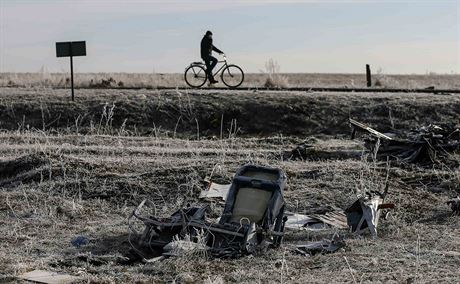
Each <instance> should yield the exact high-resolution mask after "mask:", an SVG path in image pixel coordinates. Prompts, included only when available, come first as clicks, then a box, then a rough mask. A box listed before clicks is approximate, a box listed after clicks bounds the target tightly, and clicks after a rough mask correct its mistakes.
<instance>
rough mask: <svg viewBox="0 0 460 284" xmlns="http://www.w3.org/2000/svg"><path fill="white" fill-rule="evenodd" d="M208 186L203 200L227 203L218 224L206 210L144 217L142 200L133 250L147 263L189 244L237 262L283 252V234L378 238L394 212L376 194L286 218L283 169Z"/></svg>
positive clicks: (325, 243)
mask: <svg viewBox="0 0 460 284" xmlns="http://www.w3.org/2000/svg"><path fill="white" fill-rule="evenodd" d="M209 185H210V186H209V188H208V190H206V191H204V192H202V194H201V198H209V197H214V198H215V197H217V198H222V199H223V200H225V206H224V210H223V214H222V216H221V217H220V218H219V219H218V221H210V220H208V218H207V216H206V212H207V210H208V207H207V206H204V207H191V208H184V209H179V210H178V211H176V212H175V213H174V214H172V215H171V216H170V217H168V218H157V217H156V216H149V215H147V216H144V215H142V214H141V210H142V208H143V207H144V206H145V205H146V204H147V203H148V201H146V200H144V201H143V202H142V203H141V204H140V205H139V206H138V207H137V208H136V209H135V210H134V211H133V213H132V214H131V216H130V218H129V229H130V242H131V245H132V248H133V250H134V251H135V252H136V253H137V254H138V255H139V256H140V257H142V258H143V259H144V260H146V259H149V258H150V259H151V258H152V257H153V258H155V257H157V258H161V259H162V258H164V257H167V256H171V255H175V254H176V252H177V250H176V252H175V251H174V249H175V248H176V249H177V246H174V245H173V244H174V243H177V242H178V241H181V240H186V241H187V242H186V243H187V244H186V245H185V246H186V247H188V248H190V249H194V248H195V249H196V248H199V249H200V250H204V251H206V254H207V255H209V256H212V257H219V258H236V257H240V256H243V255H248V254H254V253H257V252H263V251H265V250H266V249H267V248H277V247H279V246H280V244H281V242H282V240H283V236H284V231H285V229H291V230H301V229H308V228H318V225H319V226H328V227H335V228H339V229H346V228H349V227H350V228H351V231H352V232H356V233H359V234H361V233H363V232H364V231H365V230H369V232H370V233H371V235H372V236H373V237H376V235H377V229H376V228H377V224H378V219H379V215H380V214H379V212H380V209H382V208H392V205H383V201H384V198H385V195H384V194H383V195H382V194H380V193H379V194H374V193H372V194H369V195H368V196H365V197H362V198H360V199H358V200H357V201H356V202H355V203H353V204H352V205H351V206H350V207H349V208H348V209H347V210H345V211H341V212H340V211H338V212H328V213H326V214H315V215H302V214H293V213H289V212H285V208H286V205H285V202H284V197H283V190H284V188H285V186H286V175H285V173H284V172H283V171H282V170H280V169H276V168H267V167H260V166H254V165H247V166H243V167H241V168H240V169H239V170H238V171H237V172H236V174H235V176H234V178H233V181H232V184H231V185H219V184H215V183H213V182H210V183H209ZM136 221H141V222H142V223H143V230H139V229H138V228H136V226H135V223H136ZM191 244H195V245H191ZM344 245H345V243H344V237H343V236H338V235H335V236H334V237H333V238H332V239H330V240H329V239H323V240H322V241H317V242H310V243H307V244H302V245H297V246H295V248H294V250H295V251H296V252H298V253H301V254H309V255H311V254H315V253H327V252H334V251H336V250H338V249H339V248H341V247H343V246H344ZM182 249H185V250H187V248H185V247H182Z"/></svg>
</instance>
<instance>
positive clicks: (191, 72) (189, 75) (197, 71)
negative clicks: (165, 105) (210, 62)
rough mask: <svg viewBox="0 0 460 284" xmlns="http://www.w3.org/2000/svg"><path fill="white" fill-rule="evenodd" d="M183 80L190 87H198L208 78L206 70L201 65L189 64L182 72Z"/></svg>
mask: <svg viewBox="0 0 460 284" xmlns="http://www.w3.org/2000/svg"><path fill="white" fill-rule="evenodd" d="M184 78H185V82H186V83H187V85H189V86H190V87H192V88H199V87H201V86H203V85H204V84H205V83H206V80H207V79H208V78H207V76H206V70H205V69H204V67H203V66H201V65H190V66H189V67H188V68H187V69H186V70H185V74H184Z"/></svg>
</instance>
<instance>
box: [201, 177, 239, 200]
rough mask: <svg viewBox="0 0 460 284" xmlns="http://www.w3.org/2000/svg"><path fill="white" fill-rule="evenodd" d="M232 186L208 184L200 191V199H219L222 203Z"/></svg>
mask: <svg viewBox="0 0 460 284" xmlns="http://www.w3.org/2000/svg"><path fill="white" fill-rule="evenodd" d="M231 186H232V184H218V183H215V182H212V181H211V182H209V187H208V188H207V189H206V190H203V191H201V193H200V197H199V198H200V199H210V198H220V199H222V200H223V201H225V200H227V194H228V191H229V190H230V187H231Z"/></svg>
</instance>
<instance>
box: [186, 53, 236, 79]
mask: <svg viewBox="0 0 460 284" xmlns="http://www.w3.org/2000/svg"><path fill="white" fill-rule="evenodd" d="M219 63H224V64H222V66H220V67H219V69H218V70H217V71H215V72H214V74H212V76H216V75H217V74H219V73H220V72H221V71H222V70H224V68H225V67H227V66H228V64H227V58H226V57H225V56H224V60H220V61H217V64H216V67H217V65H218V64H219ZM190 65H191V66H192V65H204V66H205V67H206V63H202V62H200V63H198V62H197V63H192V64H190ZM207 69H208V68H207V67H206V68H205V71H206V70H207Z"/></svg>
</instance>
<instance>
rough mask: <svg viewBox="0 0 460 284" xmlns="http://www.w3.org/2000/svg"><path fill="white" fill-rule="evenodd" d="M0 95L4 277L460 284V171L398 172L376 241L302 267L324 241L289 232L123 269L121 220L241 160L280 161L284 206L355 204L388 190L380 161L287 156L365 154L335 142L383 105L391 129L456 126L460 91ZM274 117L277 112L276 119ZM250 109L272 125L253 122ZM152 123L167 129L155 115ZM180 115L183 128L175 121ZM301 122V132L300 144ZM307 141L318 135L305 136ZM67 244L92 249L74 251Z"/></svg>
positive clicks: (196, 187) (217, 208)
mask: <svg viewBox="0 0 460 284" xmlns="http://www.w3.org/2000/svg"><path fill="white" fill-rule="evenodd" d="M290 80H291V79H290ZM0 93H1V96H0V107H1V109H2V119H1V122H2V124H1V128H2V129H3V130H2V131H1V132H0V231H1V232H3V233H2V234H1V235H0V282H2V281H3V282H12V281H14V277H15V276H17V275H19V274H21V273H23V272H26V271H30V270H33V269H48V270H53V271H61V272H66V273H70V274H73V275H78V276H80V277H81V282H82V283H87V282H90V283H91V282H92V283H133V282H140V283H151V282H168V281H170V282H172V281H176V282H182V283H194V282H195V283H226V282H242V283H254V282H261V283H277V282H283V283H352V282H353V281H354V280H353V279H355V281H356V283H375V282H390V283H391V282H394V283H433V282H451V283H455V282H459V281H460V273H459V272H458V266H459V265H460V252H459V250H458V247H459V245H460V238H459V235H460V234H459V233H460V219H459V218H458V216H451V214H450V209H449V208H448V206H446V204H445V201H447V200H448V199H449V198H451V197H453V196H456V195H458V194H459V193H460V188H459V187H458V184H459V177H460V168H447V167H444V166H436V167H433V168H418V167H415V166H414V167H412V166H406V167H400V166H397V165H391V167H390V169H389V176H390V178H389V182H390V190H389V195H388V199H387V200H386V201H388V202H393V203H395V204H396V209H395V210H394V211H392V212H391V214H390V215H389V218H388V219H387V220H381V222H380V227H379V237H378V238H377V239H376V240H371V239H369V238H361V237H353V236H351V237H350V238H349V239H348V241H347V244H348V246H347V247H346V248H345V249H344V250H341V251H339V252H337V253H334V254H330V255H318V256H314V257H304V256H300V255H297V254H294V253H293V252H292V251H291V249H290V248H291V247H292V245H294V244H296V243H303V242H307V241H311V240H318V239H319V238H321V237H323V236H324V235H326V236H329V235H330V234H331V233H332V232H327V233H313V232H297V233H293V232H289V233H287V234H286V238H285V242H284V244H283V245H282V247H281V248H279V249H277V250H270V251H269V252H268V253H266V254H263V255H259V256H250V257H243V258H241V259H236V260H210V259H207V258H206V257H205V254H203V253H202V251H201V250H197V251H194V252H192V253H190V254H186V255H183V256H181V257H178V258H171V259H167V260H165V261H162V262H154V263H146V264H143V263H136V264H122V263H123V260H124V259H125V255H126V253H127V251H128V250H129V248H130V246H129V243H128V242H127V240H128V228H127V217H128V216H129V214H130V213H131V211H132V210H133V209H134V208H135V207H136V206H137V205H138V204H139V202H141V201H142V200H143V199H149V200H151V201H152V202H153V203H154V204H155V208H156V210H157V213H158V214H159V215H163V216H168V215H169V214H171V213H173V212H174V211H175V210H176V209H177V208H180V207H183V206H186V205H187V204H191V205H201V204H202V203H203V201H200V200H199V199H198V196H199V192H200V191H201V189H203V188H204V186H205V183H204V182H203V179H204V177H205V176H207V175H209V174H210V173H211V171H213V169H214V174H213V176H214V178H215V180H217V181H219V182H229V181H230V180H231V178H232V176H233V174H234V172H235V170H236V169H237V168H238V167H240V166H241V165H244V164H247V163H255V164H260V165H267V166H274V167H280V168H282V169H283V170H285V171H286V173H287V175H288V187H287V189H286V191H285V198H286V202H287V205H288V208H289V210H290V211H294V212H300V213H303V212H305V213H309V212H315V211H316V210H318V208H324V207H330V206H332V207H337V208H342V209H344V208H346V207H347V206H348V205H349V204H350V203H351V202H352V201H354V200H355V198H356V196H357V194H359V193H362V192H363V191H366V190H372V189H381V187H382V186H383V184H384V181H385V178H386V174H387V171H386V164H385V163H382V164H380V163H378V162H377V161H372V159H360V158H354V159H353V158H349V157H348V158H347V157H341V156H340V155H335V156H330V157H329V158H327V159H326V158H321V157H307V158H306V159H304V160H297V161H293V160H286V159H285V158H284V157H285V155H284V151H286V150H291V149H293V148H294V146H295V145H296V144H297V143H299V142H301V140H303V139H304V138H305V137H306V136H307V137H308V138H309V140H310V141H313V142H314V143H315V149H317V150H318V151H322V152H337V151H338V150H340V149H348V150H359V149H363V145H362V144H361V143H359V142H357V141H349V140H347V139H343V138H340V135H339V137H337V135H336V133H341V134H343V135H342V136H341V137H344V136H345V134H347V133H348V127H347V125H346V124H340V123H338V122H339V121H341V119H342V118H343V119H344V121H345V120H346V119H347V118H348V117H349V115H350V114H352V115H353V116H354V115H360V118H363V119H365V121H370V123H371V124H372V125H373V126H374V125H377V126H379V125H386V124H388V123H389V121H390V120H389V118H388V105H391V109H392V119H393V123H394V125H395V126H396V127H397V128H403V129H407V128H408V127H410V126H411V125H414V124H419V123H420V124H423V123H426V122H428V121H431V122H435V121H442V122H449V121H450V122H452V121H454V119H458V111H459V109H460V108H459V107H458V104H459V101H458V100H459V99H458V97H455V96H435V95H409V94H332V93H328V94H314V93H307V94H305V93H285V94H283V96H280V93H270V92H267V93H265V92H263V93H262V92H256V93H252V92H232V91H229V92H222V93H219V94H217V93H215V92H212V91H211V92H206V91H204V92H196V93H194V92H185V93H178V92H158V91H144V90H142V91H118V90H88V91H85V92H82V91H80V93H79V94H78V96H77V98H78V100H77V101H76V102H75V103H71V102H68V93H67V92H66V91H65V90H49V89H46V90H43V89H39V90H34V89H24V90H20V89H12V88H6V89H0ZM205 106H211V107H209V108H205ZM266 106H270V108H268V109H266V108H264V107H266ZM215 109H217V111H215V113H212V112H211V110H215ZM277 111H278V112H279V113H280V114H282V115H284V116H283V117H281V118H280V119H279V120H276V123H277V124H271V123H272V121H274V120H275V115H276V113H277ZM254 112H257V113H259V114H264V113H269V114H270V115H260V117H261V118H264V119H265V120H263V119H262V120H256V119H254V115H253V113H254ZM152 113H161V114H162V115H164V116H163V117H161V118H163V119H162V120H160V119H158V120H155V119H152V117H154V116H150V115H151V114H152ZM210 113H211V114H213V116H209V114H210ZM223 113H225V120H224V122H225V123H221V118H222V114H223ZM241 113H243V114H244V113H249V115H250V118H246V117H245V116H238V115H239V114H241ZM419 113H423V117H419ZM65 114H69V116H68V119H64V117H65V116H64V115H65ZM302 115H304V116H305V117H306V118H305V119H300V118H301V117H303V116H302ZM57 117H59V119H61V120H62V121H61V122H59V123H60V124H59V123H57V122H55V121H57V120H56V119H57ZM299 117H300V118H299ZM179 118H180V119H181V121H186V122H187V123H188V124H186V125H180V123H179V125H178V121H179ZM213 118H216V119H217V120H216V123H215V124H216V125H215V131H216V132H211V131H209V132H206V131H207V130H206V124H205V122H206V121H210V120H212V119H213ZM167 119H169V120H170V124H167V123H166V122H167ZM141 121H146V122H145V123H146V124H141ZM197 121H199V123H198V125H197V123H196V122H197ZM152 122H155V123H152ZM160 122H161V123H160ZM53 123H55V124H53ZM136 123H137V124H136ZM258 125H259V126H261V127H262V126H263V128H257V127H256V126H258ZM141 126H143V127H144V128H142V131H141V130H139V129H141ZM197 126H198V127H197ZM269 128H275V129H276V130H277V131H276V132H270V134H273V135H265V136H264V135H261V133H262V134H263V132H261V131H260V129H269ZM296 128H299V129H307V132H305V134H302V135H299V136H295V135H293V134H292V133H294V132H293V129H296ZM198 129H199V130H198ZM209 129H211V128H209ZM209 129H208V130H209ZM281 130H284V131H291V132H287V133H291V134H290V135H280V132H281ZM326 130H328V131H330V132H329V134H330V133H332V134H334V136H335V137H334V136H331V135H327V134H328V132H327V131H326ZM281 133H283V132H281ZM308 133H315V135H316V134H317V133H322V135H321V137H319V139H313V138H311V137H310V136H312V135H308ZM177 137H181V139H179V138H177ZM313 142H312V143H313ZM21 157H22V158H21ZM454 157H456V158H457V159H458V158H459V155H458V153H457V154H455V156H454ZM211 209H212V211H211V217H218V216H219V215H220V213H221V211H222V206H221V205H219V204H218V203H215V202H214V203H212V204H211ZM76 236H84V237H86V238H87V239H88V240H89V243H88V244H87V245H85V246H82V247H80V248H77V247H74V246H72V244H71V240H72V239H73V238H74V237H76Z"/></svg>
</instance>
